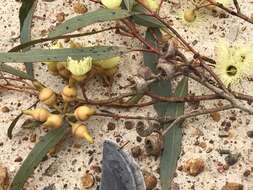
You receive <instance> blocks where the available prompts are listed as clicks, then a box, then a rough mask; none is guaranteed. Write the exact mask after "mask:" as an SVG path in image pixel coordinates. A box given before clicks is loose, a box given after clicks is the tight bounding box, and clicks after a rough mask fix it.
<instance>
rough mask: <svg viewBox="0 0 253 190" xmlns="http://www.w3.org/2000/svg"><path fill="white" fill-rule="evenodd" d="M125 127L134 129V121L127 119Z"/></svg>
mask: <svg viewBox="0 0 253 190" xmlns="http://www.w3.org/2000/svg"><path fill="white" fill-rule="evenodd" d="M125 128H126V129H127V130H131V129H133V128H134V122H132V121H126V122H125Z"/></svg>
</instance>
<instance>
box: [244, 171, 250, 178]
mask: <svg viewBox="0 0 253 190" xmlns="http://www.w3.org/2000/svg"><path fill="white" fill-rule="evenodd" d="M250 173H251V171H250V170H245V171H244V172H243V176H244V177H248V176H249V175H250Z"/></svg>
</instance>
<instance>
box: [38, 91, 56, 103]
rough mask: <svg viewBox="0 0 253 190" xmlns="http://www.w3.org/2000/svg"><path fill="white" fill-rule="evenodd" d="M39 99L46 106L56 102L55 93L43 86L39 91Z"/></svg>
mask: <svg viewBox="0 0 253 190" xmlns="http://www.w3.org/2000/svg"><path fill="white" fill-rule="evenodd" d="M39 99H40V101H41V102H43V103H44V104H46V105H48V106H52V105H54V104H55V102H56V95H55V93H54V92H53V91H52V90H51V89H50V88H43V89H42V90H41V91H40V94H39Z"/></svg>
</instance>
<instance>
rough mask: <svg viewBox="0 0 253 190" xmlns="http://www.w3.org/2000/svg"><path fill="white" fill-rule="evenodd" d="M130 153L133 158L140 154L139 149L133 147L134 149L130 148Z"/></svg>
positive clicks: (138, 147)
mask: <svg viewBox="0 0 253 190" xmlns="http://www.w3.org/2000/svg"><path fill="white" fill-rule="evenodd" d="M131 153H132V155H133V157H134V158H138V157H139V156H140V154H141V147H140V146H135V147H133V148H131Z"/></svg>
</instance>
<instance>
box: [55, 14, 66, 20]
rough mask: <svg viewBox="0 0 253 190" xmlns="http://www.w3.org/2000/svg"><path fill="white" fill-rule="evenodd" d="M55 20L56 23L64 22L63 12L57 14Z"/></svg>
mask: <svg viewBox="0 0 253 190" xmlns="http://www.w3.org/2000/svg"><path fill="white" fill-rule="evenodd" d="M56 20H57V21H58V22H63V21H64V20H65V14H64V12H61V13H58V14H57V15H56Z"/></svg>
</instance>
